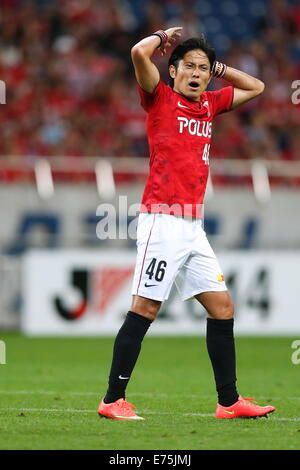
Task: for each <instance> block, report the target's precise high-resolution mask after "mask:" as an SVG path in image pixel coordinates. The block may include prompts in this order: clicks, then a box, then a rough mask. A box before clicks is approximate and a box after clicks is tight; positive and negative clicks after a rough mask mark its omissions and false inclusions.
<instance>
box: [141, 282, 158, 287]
mask: <svg viewBox="0 0 300 470" xmlns="http://www.w3.org/2000/svg"><path fill="white" fill-rule="evenodd" d="M144 285H145V287H154V286H157V284H147V282H145V284H144Z"/></svg>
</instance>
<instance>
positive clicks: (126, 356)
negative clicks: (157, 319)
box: [104, 311, 152, 403]
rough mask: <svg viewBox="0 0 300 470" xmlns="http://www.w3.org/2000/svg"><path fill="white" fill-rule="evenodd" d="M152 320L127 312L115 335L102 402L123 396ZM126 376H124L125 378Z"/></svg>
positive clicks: (110, 401)
mask: <svg viewBox="0 0 300 470" xmlns="http://www.w3.org/2000/svg"><path fill="white" fill-rule="evenodd" d="M151 323H152V321H151V320H148V318H145V317H143V316H142V315H138V314H137V313H134V312H130V311H129V312H128V313H127V316H126V318H125V321H124V323H123V325H122V326H121V328H120V330H119V333H118V334H117V336H116V339H115V344H114V350H113V359H112V365H111V369H110V375H109V382H108V384H109V386H108V390H107V393H106V395H105V398H104V403H112V402H114V401H116V400H118V399H119V398H125V389H126V386H127V384H128V382H129V379H130V376H131V373H132V371H133V368H134V366H135V363H136V361H137V358H138V356H139V353H140V350H141V344H142V341H143V338H144V336H145V334H146V333H147V331H148V328H149V326H150V325H151ZM125 377H126V378H125Z"/></svg>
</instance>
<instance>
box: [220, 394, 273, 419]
mask: <svg viewBox="0 0 300 470" xmlns="http://www.w3.org/2000/svg"><path fill="white" fill-rule="evenodd" d="M251 401H254V400H253V398H243V397H241V396H239V399H238V401H237V402H236V403H234V404H233V405H231V406H222V405H219V404H218V405H217V410H216V418H244V419H246V418H252V419H255V418H260V417H262V416H264V417H265V418H267V417H268V414H269V413H273V411H275V409H276V408H274V406H258V405H255V403H256V402H255V401H254V403H250V402H251Z"/></svg>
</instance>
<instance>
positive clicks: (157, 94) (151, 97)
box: [138, 80, 168, 112]
mask: <svg viewBox="0 0 300 470" xmlns="http://www.w3.org/2000/svg"><path fill="white" fill-rule="evenodd" d="M166 88H168V87H167V85H165V84H164V83H163V82H162V81H161V80H160V81H159V82H158V84H157V86H156V88H155V89H154V90H153V92H152V93H149V92H147V91H144V90H143V89H142V88H141V87H140V85H138V90H139V94H140V98H141V105H142V107H143V108H144V110H145V111H147V112H149V111H151V109H152V108H154V106H156V105H157V104H158V103H160V102H161V101H162V100H163V99H164V96H165V95H166V93H167V90H166Z"/></svg>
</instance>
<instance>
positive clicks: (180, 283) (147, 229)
mask: <svg viewBox="0 0 300 470" xmlns="http://www.w3.org/2000/svg"><path fill="white" fill-rule="evenodd" d="M202 223H203V222H202V220H201V219H196V220H195V219H187V218H182V217H177V216H174V215H169V214H140V215H139V220H138V226H137V261H136V266H135V272H134V278H133V286H132V294H133V295H140V296H141V297H146V298H148V299H153V300H160V301H163V300H166V299H167V298H168V297H169V294H170V290H171V287H172V285H173V283H174V281H175V284H176V287H177V289H178V292H179V294H180V296H181V299H182V300H187V299H190V298H192V297H194V296H195V295H197V294H201V293H202V292H210V291H226V290H227V287H226V284H225V281H224V276H223V274H222V270H221V268H220V265H219V263H218V261H217V258H216V256H215V254H214V252H213V250H212V248H211V246H210V244H209V242H208V240H207V238H206V234H205V232H204V230H203V228H202Z"/></svg>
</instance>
